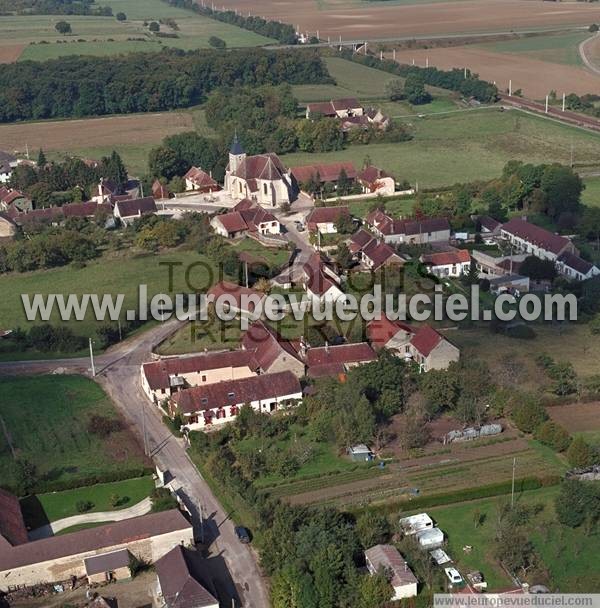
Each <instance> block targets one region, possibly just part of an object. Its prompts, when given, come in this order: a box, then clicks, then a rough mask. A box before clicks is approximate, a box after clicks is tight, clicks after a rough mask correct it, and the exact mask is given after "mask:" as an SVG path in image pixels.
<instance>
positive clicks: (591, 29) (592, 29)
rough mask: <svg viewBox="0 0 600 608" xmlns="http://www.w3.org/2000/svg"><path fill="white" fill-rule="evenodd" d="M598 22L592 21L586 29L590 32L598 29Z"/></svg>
mask: <svg viewBox="0 0 600 608" xmlns="http://www.w3.org/2000/svg"><path fill="white" fill-rule="evenodd" d="M598 29H599V28H598V24H596V23H592V25H590V27H589V28H588V31H589V32H591V33H592V34H593V33H595V32H597V31H598Z"/></svg>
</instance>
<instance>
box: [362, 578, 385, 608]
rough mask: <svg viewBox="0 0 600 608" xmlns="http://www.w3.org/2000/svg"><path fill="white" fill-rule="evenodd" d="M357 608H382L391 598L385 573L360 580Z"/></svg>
mask: <svg viewBox="0 0 600 608" xmlns="http://www.w3.org/2000/svg"><path fill="white" fill-rule="evenodd" d="M359 580H360V583H359V585H360V590H359V594H358V604H357V608H382V607H383V606H386V605H387V604H388V603H389V601H390V598H391V595H392V594H391V592H390V581H389V580H388V577H387V576H386V572H385V571H383V570H382V571H380V572H377V574H375V575H372V576H362V577H361V578H360V579H359Z"/></svg>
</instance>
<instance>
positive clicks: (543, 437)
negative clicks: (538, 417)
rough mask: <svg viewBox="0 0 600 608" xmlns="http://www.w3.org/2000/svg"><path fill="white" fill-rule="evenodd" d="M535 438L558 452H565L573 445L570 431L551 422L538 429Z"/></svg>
mask: <svg viewBox="0 0 600 608" xmlns="http://www.w3.org/2000/svg"><path fill="white" fill-rule="evenodd" d="M535 438H536V439H537V440H538V441H539V442H540V443H543V444H544V445H547V446H550V447H551V448H552V449H553V450H555V451H556V452H564V451H565V450H566V449H567V448H568V447H569V445H570V444H571V435H569V433H568V431H567V430H566V429H565V428H563V427H562V426H560V424H557V423H556V422H552V421H551V420H548V421H547V422H544V423H543V424H542V425H540V426H539V427H538V428H537V429H536V431H535Z"/></svg>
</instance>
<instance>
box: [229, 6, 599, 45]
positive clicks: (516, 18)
mask: <svg viewBox="0 0 600 608" xmlns="http://www.w3.org/2000/svg"><path fill="white" fill-rule="evenodd" d="M221 4H223V5H224V6H225V7H226V8H232V9H238V10H240V11H241V12H243V13H244V14H247V12H248V11H250V12H251V13H252V14H253V15H260V16H262V17H268V18H274V19H278V20H280V21H284V22H286V23H292V24H294V25H299V26H300V29H301V30H302V31H308V32H312V33H313V34H314V32H316V31H317V30H319V35H320V37H321V38H322V39H324V38H326V37H327V36H331V37H332V39H337V38H338V36H340V35H341V36H342V37H343V39H345V40H352V39H361V38H367V39H373V38H382V37H393V36H399V37H404V36H419V35H427V34H432V35H433V34H450V33H452V34H461V33H467V32H469V33H473V32H509V31H511V30H514V29H520V30H523V29H527V28H529V29H536V28H554V27H559V26H576V25H579V26H588V25H589V24H590V23H594V22H596V23H597V22H599V21H600V7H598V6H596V5H595V4H593V3H587V2H542V1H540V0H459V1H456V2H437V3H432V4H419V5H393V6H389V5H387V6H386V3H385V2H381V3H376V2H373V3H369V2H364V3H359V4H358V5H357V4H356V3H351V2H348V1H346V0H341V1H338V2H335V1H333V2H332V1H330V2H323V1H322V0H321V1H317V0H295V1H292V0H255V1H254V2H252V4H251V5H250V4H249V3H248V1H247V0H222V2H220V3H219V6H221ZM320 6H321V7H323V6H324V8H322V9H320V8H319V7H320Z"/></svg>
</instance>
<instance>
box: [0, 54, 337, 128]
mask: <svg viewBox="0 0 600 608" xmlns="http://www.w3.org/2000/svg"><path fill="white" fill-rule="evenodd" d="M331 81H332V80H331V77H330V76H329V74H328V72H327V68H326V67H325V64H324V63H323V61H322V60H321V58H320V57H319V55H318V54H317V53H315V52H312V51H309V50H303V51H277V52H268V51H263V50H260V49H253V50H247V49H246V50H244V51H230V52H227V53H221V52H219V51H215V50H205V51H189V52H185V51H181V50H176V49H165V50H163V51H162V52H159V53H139V54H137V53H135V54H129V55H121V56H118V57H80V56H71V57H63V58H61V59H56V60H50V61H46V62H43V63H39V62H33V61H24V62H19V63H13V64H5V65H1V66H0V122H13V121H17V120H30V119H40V118H71V117H74V116H97V115H103V114H126V113H131V112H153V111H162V110H172V109H175V108H183V107H189V106H191V105H196V104H198V103H200V102H201V101H203V100H204V99H205V97H206V95H207V94H208V93H209V92H210V91H212V90H214V89H216V88H218V87H223V86H225V87H227V86H229V87H231V86H234V85H251V86H259V85H264V84H280V83H283V82H287V83H290V84H316V83H330V82H331Z"/></svg>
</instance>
